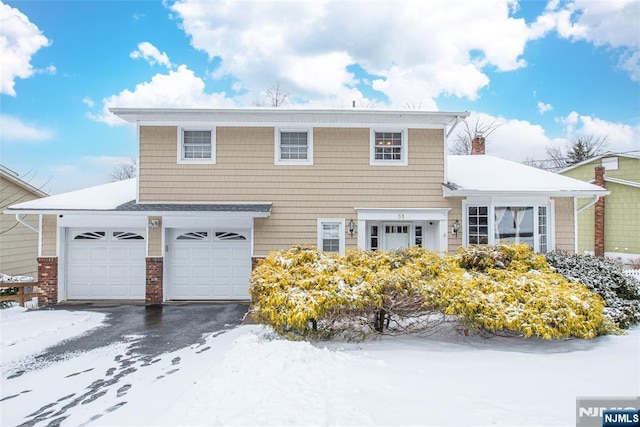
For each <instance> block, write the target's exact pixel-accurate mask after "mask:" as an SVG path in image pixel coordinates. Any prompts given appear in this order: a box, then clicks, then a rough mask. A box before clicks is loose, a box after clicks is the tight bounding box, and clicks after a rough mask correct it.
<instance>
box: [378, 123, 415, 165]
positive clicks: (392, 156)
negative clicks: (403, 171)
mask: <svg viewBox="0 0 640 427" xmlns="http://www.w3.org/2000/svg"><path fill="white" fill-rule="evenodd" d="M405 135H406V132H405V131H400V130H395V131H376V130H372V131H371V162H370V163H371V164H372V165H392V166H406V165H407V141H406V140H405Z"/></svg>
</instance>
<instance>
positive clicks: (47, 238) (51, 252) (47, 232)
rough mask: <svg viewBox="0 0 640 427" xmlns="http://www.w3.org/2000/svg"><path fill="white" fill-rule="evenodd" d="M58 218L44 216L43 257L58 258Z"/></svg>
mask: <svg viewBox="0 0 640 427" xmlns="http://www.w3.org/2000/svg"><path fill="white" fill-rule="evenodd" d="M57 239H58V218H57V216H56V215H43V216H42V256H43V257H55V256H58V244H57Z"/></svg>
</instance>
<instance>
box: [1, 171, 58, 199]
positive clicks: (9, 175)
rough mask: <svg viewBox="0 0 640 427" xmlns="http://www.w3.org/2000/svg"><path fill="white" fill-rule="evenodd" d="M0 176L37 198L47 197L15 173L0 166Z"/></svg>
mask: <svg viewBox="0 0 640 427" xmlns="http://www.w3.org/2000/svg"><path fill="white" fill-rule="evenodd" d="M0 176H1V177H2V178H4V179H6V180H7V181H10V182H12V183H14V184H15V185H17V186H18V187H20V188H22V189H24V190H25V191H27V192H29V193H31V194H33V195H35V196H37V197H46V196H47V193H45V192H44V191H42V190H40V189H39V188H36V187H34V186H33V185H31V184H29V183H28V182H26V181H24V180H23V179H22V178H20V175H18V174H17V173H16V172H14V171H12V170H11V169H9V168H7V167H5V166H2V165H0Z"/></svg>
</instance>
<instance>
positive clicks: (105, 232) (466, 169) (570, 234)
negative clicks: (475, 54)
mask: <svg viewBox="0 0 640 427" xmlns="http://www.w3.org/2000/svg"><path fill="white" fill-rule="evenodd" d="M111 111H112V112H113V114H115V115H116V116H118V117H120V118H121V119H123V120H125V121H127V122H129V123H134V124H136V126H137V135H138V144H139V162H138V164H139V174H138V178H137V179H133V180H128V181H122V182H117V183H112V184H106V185H103V186H98V187H94V188H89V189H85V190H80V191H78V192H73V193H68V194H62V195H57V196H52V197H50V198H47V199H42V200H37V201H34V202H28V203H21V204H17V205H14V206H11V207H10V208H9V209H7V210H6V212H8V213H38V214H40V215H41V216H42V220H41V224H42V226H41V229H40V230H41V232H40V235H41V248H40V249H41V254H40V258H39V273H40V275H39V281H40V286H41V287H42V288H44V289H46V290H47V292H48V295H49V298H50V300H49V301H50V302H57V301H63V300H89V299H91V300H93V299H115V300H119V299H120V300H144V301H146V303H147V304H157V303H162V302H163V301H169V300H220V299H222V300H246V299H248V298H249V296H248V278H249V275H250V272H251V269H252V267H253V266H255V264H256V263H257V262H258V260H259V259H260V258H262V257H264V256H266V255H267V254H268V253H269V252H270V251H272V250H275V249H285V248H289V247H290V246H291V245H293V244H296V243H306V244H316V245H317V246H318V247H319V248H321V249H322V250H325V251H336V252H341V253H342V252H344V251H345V248H356V247H357V248H362V249H367V250H377V249H396V248H402V247H408V246H412V245H419V246H422V247H425V248H428V249H431V250H434V251H439V252H446V251H452V250H456V249H457V248H458V247H460V246H462V245H475V244H492V243H497V242H500V241H522V242H527V243H529V244H531V245H532V246H533V247H534V248H535V249H536V250H538V251H547V250H551V249H554V248H560V249H565V250H573V248H574V218H575V211H576V208H575V205H574V199H575V198H576V197H593V196H594V195H604V194H607V191H606V190H604V189H602V188H601V187H598V186H595V185H593V184H589V183H585V182H582V181H578V180H574V179H571V178H567V177H563V176H560V175H556V174H552V173H547V172H542V171H538V170H536V169H533V168H529V167H526V166H523V165H517V164H514V163H512V162H508V161H506V160H501V159H497V158H494V157H491V156H484V155H476V156H470V157H468V158H459V157H456V156H447V155H446V142H447V137H448V136H449V135H450V134H451V132H452V131H453V129H454V128H455V126H456V125H457V124H458V123H459V122H460V121H462V120H464V118H465V117H467V116H468V113H466V112H453V113H449V112H422V111H370V110H355V109H354V110H288V109H229V110H192V109H146V108H142V109H137V108H115V109H112V110H111ZM474 147H475V152H476V153H477V154H482V153H484V140H483V139H482V138H476V140H474Z"/></svg>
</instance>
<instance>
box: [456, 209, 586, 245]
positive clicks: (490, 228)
mask: <svg viewBox="0 0 640 427" xmlns="http://www.w3.org/2000/svg"><path fill="white" fill-rule="evenodd" d="M470 206H477V207H486V208H487V245H495V244H496V241H495V208H496V207H497V206H498V207H502V206H505V207H531V208H533V246H534V248H533V249H534V250H535V251H536V252H539V250H540V248H539V238H538V237H537V234H538V207H539V206H546V207H547V252H551V251H553V250H554V249H555V247H556V242H555V230H556V227H555V203H554V201H553V200H547V201H545V202H541V201H522V200H519V201H513V200H492V201H483V200H463V201H462V224H461V227H460V232H461V233H463V234H462V247H464V248H466V247H468V246H469V207H470ZM574 218H575V215H574Z"/></svg>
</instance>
